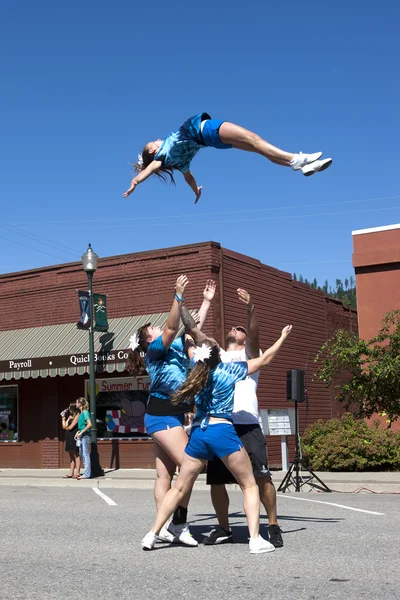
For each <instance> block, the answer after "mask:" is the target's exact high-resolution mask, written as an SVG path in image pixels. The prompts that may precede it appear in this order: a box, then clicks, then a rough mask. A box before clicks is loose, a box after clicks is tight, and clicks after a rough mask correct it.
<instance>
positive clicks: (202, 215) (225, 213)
mask: <svg viewBox="0 0 400 600" xmlns="http://www.w3.org/2000/svg"><path fill="white" fill-rule="evenodd" d="M398 199H400V196H384V197H381V198H364V199H362V200H340V201H338V202H321V203H318V204H301V205H299V206H296V205H289V206H274V207H268V208H255V209H246V210H233V211H219V212H210V213H197V214H196V215H193V213H190V214H182V215H171V214H168V215H149V216H147V217H123V218H118V219H86V220H83V219H79V221H77V220H76V219H75V220H73V221H65V220H63V221H40V222H34V221H29V222H27V223H19V224H20V225H39V224H40V225H59V224H62V225H64V224H68V223H74V224H77V223H110V222H111V221H122V220H123V221H124V222H126V221H144V220H146V219H164V220H165V219H180V218H184V217H193V218H195V219H197V218H198V217H205V216H216V215H235V214H243V213H255V212H271V211H275V210H291V209H296V210H297V209H299V208H314V207H316V206H336V205H341V204H356V203H364V202H378V201H379V202H381V201H383V200H398ZM220 222H221V221H220Z"/></svg>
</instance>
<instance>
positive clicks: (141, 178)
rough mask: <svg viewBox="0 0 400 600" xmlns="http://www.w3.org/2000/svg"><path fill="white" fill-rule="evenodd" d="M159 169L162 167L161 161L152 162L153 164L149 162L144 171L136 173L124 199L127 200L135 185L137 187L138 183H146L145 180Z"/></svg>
mask: <svg viewBox="0 0 400 600" xmlns="http://www.w3.org/2000/svg"><path fill="white" fill-rule="evenodd" d="M160 167H162V162H161V160H153V162H151V163H150V164H149V165H148V166H147V167H146V168H145V169H143V171H140V173H138V174H137V175H136V177H134V178H133V179H132V181H131V187H130V188H129V190H127V191H126V192H125V194H124V198H127V197H128V196H129V195H130V194H132V192H134V191H135V188H136V186H137V185H139V183H143V181H146V179H148V178H149V177H150V175H153V173H155V172H156V171H158V169H159V168H160Z"/></svg>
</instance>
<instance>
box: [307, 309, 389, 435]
mask: <svg viewBox="0 0 400 600" xmlns="http://www.w3.org/2000/svg"><path fill="white" fill-rule="evenodd" d="M315 362H320V366H319V368H318V369H317V372H316V373H315V374H314V378H317V379H319V380H320V381H322V382H324V383H325V384H326V386H327V387H332V388H333V391H334V394H335V398H336V400H338V401H339V402H343V403H344V404H345V406H346V408H349V407H350V406H355V407H357V409H358V414H359V416H361V417H371V416H372V415H373V414H375V413H380V414H382V415H384V416H386V419H387V422H388V423H389V426H390V424H391V423H392V422H393V421H396V420H397V419H398V417H399V415H400V310H395V311H393V312H390V313H386V314H385V316H384V319H383V321H382V323H381V328H380V330H379V333H378V335H377V336H376V337H374V338H372V339H370V340H367V341H365V340H361V339H359V338H358V337H357V335H356V334H354V333H353V332H350V331H346V330H342V329H340V330H338V331H336V333H335V334H334V336H333V337H332V338H331V339H330V340H328V341H327V342H326V343H325V344H324V345H323V346H322V348H321V349H320V351H319V352H318V354H317V356H316V358H315Z"/></svg>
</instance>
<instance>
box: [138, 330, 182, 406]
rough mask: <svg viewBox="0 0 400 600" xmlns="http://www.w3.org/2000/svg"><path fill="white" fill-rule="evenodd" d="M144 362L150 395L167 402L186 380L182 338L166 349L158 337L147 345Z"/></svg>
mask: <svg viewBox="0 0 400 600" xmlns="http://www.w3.org/2000/svg"><path fill="white" fill-rule="evenodd" d="M144 362H145V365H146V370H147V372H148V374H149V377H150V387H149V392H150V394H151V395H152V396H157V398H162V399H163V400H169V399H170V396H171V395H172V394H173V393H174V392H176V390H177V389H178V388H179V387H180V386H181V385H182V383H183V382H184V381H185V379H186V373H187V368H188V359H187V357H186V354H185V352H184V338H183V337H179V338H177V339H175V340H174V341H173V342H172V344H171V346H170V347H169V348H168V349H167V348H165V346H164V344H163V341H162V335H160V337H158V338H157V339H156V340H154V341H153V342H151V344H149V347H148V348H147V352H146V356H145V359H144Z"/></svg>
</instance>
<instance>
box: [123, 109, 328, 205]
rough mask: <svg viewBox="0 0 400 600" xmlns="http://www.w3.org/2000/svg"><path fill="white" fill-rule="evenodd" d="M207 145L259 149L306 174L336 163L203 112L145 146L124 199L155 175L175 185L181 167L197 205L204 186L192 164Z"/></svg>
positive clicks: (277, 161)
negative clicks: (280, 144) (288, 148)
mask: <svg viewBox="0 0 400 600" xmlns="http://www.w3.org/2000/svg"><path fill="white" fill-rule="evenodd" d="M206 147H210V148H219V149H222V150H224V149H228V148H237V149H238V150H245V151H246V152H256V153H257V154H261V156H264V157H265V158H268V160H270V161H271V162H273V163H275V164H277V165H282V166H283V167H291V168H292V169H293V170H294V171H301V172H302V173H303V175H305V176H306V177H309V176H310V175H313V174H314V173H317V172H318V171H324V170H325V169H327V168H328V167H329V166H330V165H331V164H332V159H331V158H324V159H321V156H322V152H314V153H312V154H303V153H302V152H299V153H297V154H293V153H292V152H285V151H284V150H281V149H280V148H277V147H276V146H273V145H272V144H270V143H269V142H267V141H265V140H263V139H262V138H261V137H260V136H259V135H257V134H256V133H253V132H252V131H249V130H248V129H244V128H243V127H240V126H239V125H235V124H234V123H230V122H229V121H221V120H218V119H212V118H211V117H210V115H209V114H207V113H199V114H198V115H195V116H194V117H190V119H187V121H185V122H184V123H183V125H181V127H180V128H179V129H178V131H174V132H173V133H170V134H169V135H168V136H167V137H166V138H165V140H156V141H155V142H148V143H147V144H146V145H145V147H144V148H143V151H142V153H141V154H139V155H138V162H137V163H136V164H135V165H134V167H135V170H136V172H137V175H136V176H135V177H134V178H133V179H132V181H131V185H130V188H129V189H128V190H127V191H126V192H125V193H124V198H127V197H128V196H129V195H130V194H132V192H134V191H135V189H136V187H137V186H138V185H139V183H143V181H146V179H148V178H149V177H150V175H153V174H154V175H156V176H157V177H158V178H159V179H161V180H162V181H164V182H167V181H168V180H169V181H170V182H171V183H173V184H175V178H174V171H175V170H177V171H180V172H181V173H182V175H183V177H184V179H185V181H186V183H187V184H188V185H189V186H190V188H191V189H192V190H193V192H194V193H195V202H194V203H195V204H196V203H197V202H198V200H199V198H200V196H201V192H202V186H198V185H197V182H196V180H195V178H194V176H193V175H192V173H191V171H190V163H191V161H192V160H193V158H194V157H195V156H196V154H197V152H198V151H199V150H200V149H201V148H206Z"/></svg>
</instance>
